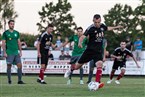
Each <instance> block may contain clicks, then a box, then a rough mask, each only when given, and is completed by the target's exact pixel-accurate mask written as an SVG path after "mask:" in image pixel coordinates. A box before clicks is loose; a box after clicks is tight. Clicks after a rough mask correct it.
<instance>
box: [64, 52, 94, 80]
mask: <svg viewBox="0 0 145 97" xmlns="http://www.w3.org/2000/svg"><path fill="white" fill-rule="evenodd" d="M91 55H92V54H88V51H87V50H85V51H84V53H83V54H82V55H81V57H80V59H79V60H78V63H77V64H76V65H75V67H74V68H73V69H72V70H78V69H80V68H81V67H82V66H83V64H84V63H87V62H89V61H90V60H91V59H92V56H91ZM70 72H71V71H70V70H69V71H66V72H65V74H64V77H65V78H66V77H68V76H69V75H70Z"/></svg>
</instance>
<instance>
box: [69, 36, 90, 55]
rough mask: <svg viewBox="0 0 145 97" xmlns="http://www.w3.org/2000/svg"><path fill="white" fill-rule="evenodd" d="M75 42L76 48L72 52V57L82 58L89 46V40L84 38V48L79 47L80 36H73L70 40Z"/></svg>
mask: <svg viewBox="0 0 145 97" xmlns="http://www.w3.org/2000/svg"><path fill="white" fill-rule="evenodd" d="M72 41H74V48H73V51H72V56H80V55H81V54H82V53H83V52H84V50H85V49H86V44H87V38H84V40H83V42H82V48H80V47H78V43H79V37H78V35H73V36H71V37H70V38H69V42H72Z"/></svg>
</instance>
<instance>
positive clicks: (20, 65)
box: [14, 55, 25, 84]
mask: <svg viewBox="0 0 145 97" xmlns="http://www.w3.org/2000/svg"><path fill="white" fill-rule="evenodd" d="M14 61H15V63H16V64H17V67H18V69H17V75H18V84H25V83H24V82H23V81H22V63H21V58H20V56H19V55H16V56H15V60H14Z"/></svg>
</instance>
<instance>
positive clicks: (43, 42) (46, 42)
mask: <svg viewBox="0 0 145 97" xmlns="http://www.w3.org/2000/svg"><path fill="white" fill-rule="evenodd" d="M52 40H53V36H52V34H48V33H47V32H44V33H42V34H41V35H40V37H39V40H38V41H39V42H40V52H43V51H48V50H49V48H50V46H51V43H52Z"/></svg>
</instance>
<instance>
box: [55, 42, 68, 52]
mask: <svg viewBox="0 0 145 97" xmlns="http://www.w3.org/2000/svg"><path fill="white" fill-rule="evenodd" d="M68 43H69V41H65V42H64V43H63V44H62V45H61V46H60V47H57V48H56V50H60V49H61V48H62V47H64V46H66V45H67V44H68Z"/></svg>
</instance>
